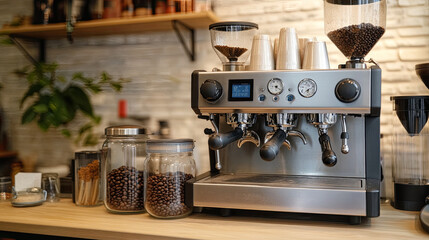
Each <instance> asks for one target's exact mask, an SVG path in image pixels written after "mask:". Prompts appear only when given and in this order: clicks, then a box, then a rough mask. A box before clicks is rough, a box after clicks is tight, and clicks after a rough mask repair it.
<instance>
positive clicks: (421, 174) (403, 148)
mask: <svg viewBox="0 0 429 240" xmlns="http://www.w3.org/2000/svg"><path fill="white" fill-rule="evenodd" d="M416 72H417V75H419V77H420V79H421V80H422V81H423V82H424V83H425V85H426V87H429V63H426V64H418V65H416ZM391 100H392V102H393V115H394V116H393V119H392V129H393V142H392V144H393V145H392V149H393V154H392V156H393V182H394V199H393V202H392V205H393V206H394V207H395V208H397V209H401V210H410V211H419V210H420V209H422V207H423V206H424V205H425V199H426V197H427V196H429V150H428V146H429V126H428V124H426V122H427V120H428V117H429V95H426V96H393V97H391ZM401 125H402V127H399V126H401Z"/></svg>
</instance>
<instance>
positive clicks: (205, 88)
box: [200, 79, 222, 102]
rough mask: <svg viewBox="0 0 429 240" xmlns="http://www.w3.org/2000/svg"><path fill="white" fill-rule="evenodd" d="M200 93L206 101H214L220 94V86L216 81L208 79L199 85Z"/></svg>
mask: <svg viewBox="0 0 429 240" xmlns="http://www.w3.org/2000/svg"><path fill="white" fill-rule="evenodd" d="M200 93H201V95H202V96H203V98H204V99H205V100H207V101H208V102H215V101H216V100H218V99H219V98H220V97H221V96H222V86H221V85H220V83H219V82H218V81H216V80H212V79H208V80H206V81H205V82H204V83H203V84H202V85H201V87H200Z"/></svg>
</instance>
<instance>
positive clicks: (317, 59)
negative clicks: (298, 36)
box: [302, 41, 330, 69]
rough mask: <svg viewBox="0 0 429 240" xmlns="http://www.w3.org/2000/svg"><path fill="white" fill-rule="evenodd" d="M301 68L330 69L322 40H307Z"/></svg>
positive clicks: (326, 51)
mask: <svg viewBox="0 0 429 240" xmlns="http://www.w3.org/2000/svg"><path fill="white" fill-rule="evenodd" d="M302 68H303V69H330V65H329V58H328V50H327V49H326V43H325V42H324V41H312V42H307V45H306V47H305V53H304V61H303V63H302Z"/></svg>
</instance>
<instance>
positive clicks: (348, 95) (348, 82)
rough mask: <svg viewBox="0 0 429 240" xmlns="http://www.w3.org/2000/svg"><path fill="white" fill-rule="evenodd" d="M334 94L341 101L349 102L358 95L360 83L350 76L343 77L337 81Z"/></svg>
mask: <svg viewBox="0 0 429 240" xmlns="http://www.w3.org/2000/svg"><path fill="white" fill-rule="evenodd" d="M335 95H336V96H337V98H338V100H340V101H341V102H345V103H351V102H353V101H355V100H356V99H358V97H359V95H360V85H359V83H358V82H356V81H355V80H353V79H351V78H345V79H343V80H341V81H339V82H338V83H337V86H336V87H335Z"/></svg>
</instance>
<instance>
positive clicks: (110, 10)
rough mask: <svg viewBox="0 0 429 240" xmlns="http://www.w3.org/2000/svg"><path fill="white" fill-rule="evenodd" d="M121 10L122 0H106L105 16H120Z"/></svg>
mask: <svg viewBox="0 0 429 240" xmlns="http://www.w3.org/2000/svg"><path fill="white" fill-rule="evenodd" d="M121 10H122V8H121V0H104V9H103V18H119V17H121Z"/></svg>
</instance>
